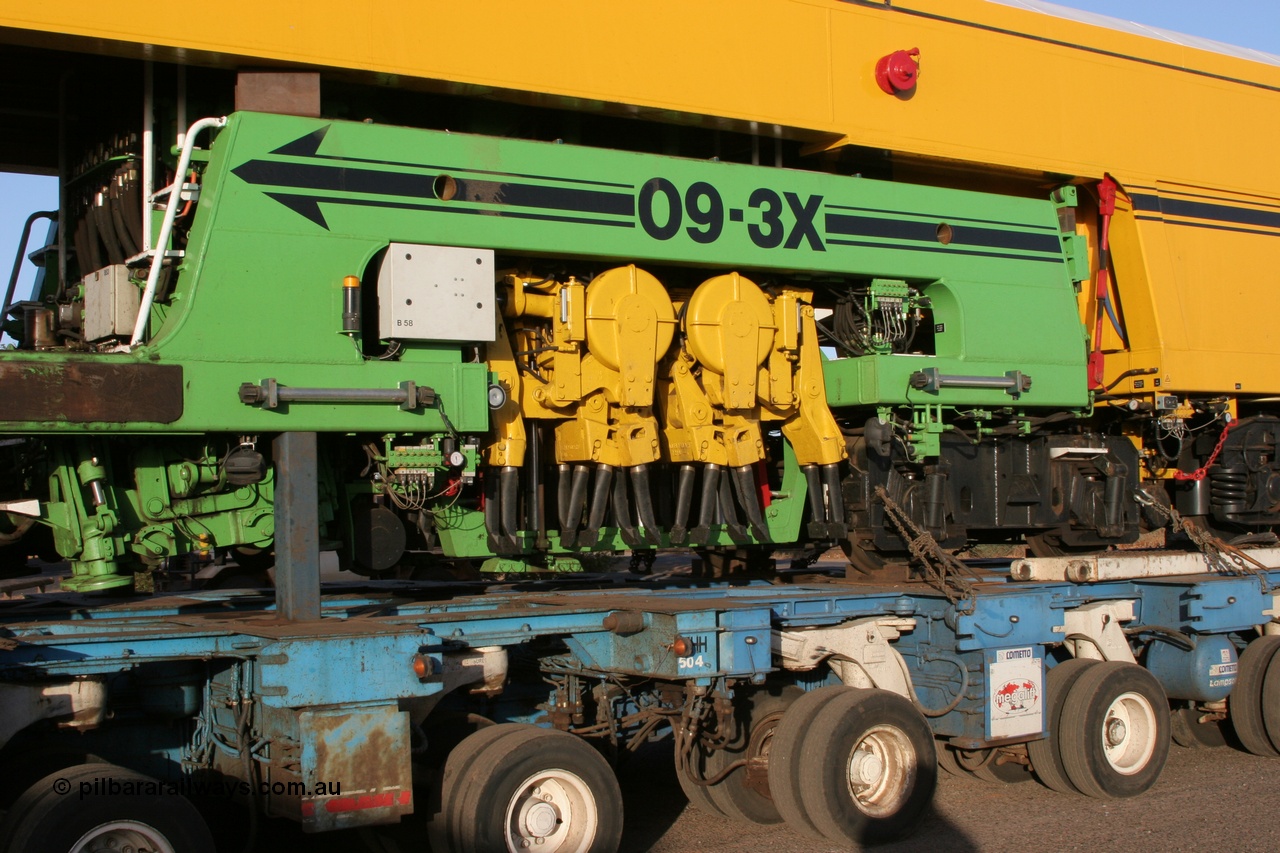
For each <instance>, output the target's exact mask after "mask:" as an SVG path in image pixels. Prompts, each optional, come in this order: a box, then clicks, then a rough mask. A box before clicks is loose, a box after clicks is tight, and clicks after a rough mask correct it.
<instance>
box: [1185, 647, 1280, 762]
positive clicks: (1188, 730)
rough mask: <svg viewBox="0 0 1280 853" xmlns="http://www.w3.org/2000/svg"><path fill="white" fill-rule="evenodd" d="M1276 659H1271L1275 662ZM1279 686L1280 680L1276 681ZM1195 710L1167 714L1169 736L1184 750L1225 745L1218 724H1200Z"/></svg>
mask: <svg viewBox="0 0 1280 853" xmlns="http://www.w3.org/2000/svg"><path fill="white" fill-rule="evenodd" d="M1277 659H1278V658H1274V657H1273V658H1272V662H1275V661H1276V660H1277ZM1276 682H1277V684H1278V685H1280V678H1277V679H1276ZM1199 717H1200V712H1199V711H1197V710H1196V709H1195V708H1175V709H1173V711H1171V712H1170V713H1169V734H1170V736H1171V737H1172V739H1173V742H1174V743H1176V744H1177V745H1178V746H1180V747H1183V748H1184V749H1214V748H1216V747H1220V746H1226V745H1227V738H1226V735H1224V734H1223V732H1222V726H1221V725H1219V724H1218V723H1202V722H1200V720H1199Z"/></svg>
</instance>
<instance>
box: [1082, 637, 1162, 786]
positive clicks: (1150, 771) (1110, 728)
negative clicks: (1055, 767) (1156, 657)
mask: <svg viewBox="0 0 1280 853" xmlns="http://www.w3.org/2000/svg"><path fill="white" fill-rule="evenodd" d="M1059 729H1060V731H1061V732H1062V746H1061V755H1062V763H1063V766H1064V768H1065V769H1066V771H1067V776H1068V777H1069V778H1070V779H1071V782H1072V784H1073V785H1075V787H1076V789H1077V790H1079V791H1080V793H1082V794H1085V795H1087V796H1090V797H1100V798H1109V797H1133V796H1137V795H1138V794H1141V793H1143V792H1144V791H1146V790H1147V789H1149V788H1150V787H1151V786H1152V785H1154V784H1155V782H1156V779H1158V778H1159V777H1160V771H1161V770H1163V769H1164V763H1165V760H1166V759H1167V758H1168V757H1169V700H1168V698H1167V697H1166V696H1165V693H1164V689H1163V688H1162V687H1161V686H1160V682H1158V681H1156V679H1155V676H1153V675H1152V674H1151V673H1149V672H1147V671H1146V670H1145V669H1143V668H1142V667H1140V666H1138V665H1137V664H1131V663H1120V662H1118V661H1106V662H1102V663H1099V664H1097V665H1095V666H1092V667H1090V668H1088V669H1087V670H1085V672H1084V673H1083V674H1082V675H1081V676H1080V677H1079V678H1078V679H1077V680H1076V683H1075V684H1073V685H1072V686H1071V690H1070V691H1069V692H1068V693H1067V700H1066V703H1065V704H1064V705H1063V706H1062V717H1061V719H1060V721H1059Z"/></svg>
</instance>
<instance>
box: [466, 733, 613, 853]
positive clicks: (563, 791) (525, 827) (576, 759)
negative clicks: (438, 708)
mask: <svg viewBox="0 0 1280 853" xmlns="http://www.w3.org/2000/svg"><path fill="white" fill-rule="evenodd" d="M493 728H495V729H496V728H499V727H498V726H494V727H493ZM513 729H514V730H513V731H510V732H509V733H504V734H500V735H490V737H489V738H488V739H486V742H485V743H484V744H483V745H481V746H480V747H478V748H475V749H474V750H472V752H473V758H472V761H471V763H470V766H469V768H468V769H467V771H466V773H465V778H462V779H461V780H459V781H460V782H461V785H460V789H459V790H457V791H456V794H455V797H454V799H453V800H452V803H453V810H454V817H455V818H456V819H457V820H456V827H457V831H456V834H455V835H454V836H453V838H452V839H451V840H452V841H453V842H454V843H453V844H452V845H450V847H449V848H447V849H455V850H483V851H490V850H493V851H497V850H507V851H511V852H512V853H516V851H521V850H524V849H527V848H528V849H535V850H539V851H544V850H545V851H547V853H612V851H614V850H617V848H618V844H619V842H620V841H621V840H622V792H621V790H620V789H619V788H618V780H617V778H616V777H615V776H614V775H613V771H612V770H611V769H610V768H609V765H608V763H607V762H606V761H605V760H604V758H602V757H601V756H600V754H599V753H598V752H596V751H595V750H594V749H592V748H591V747H590V746H589V745H587V744H586V743H585V742H583V741H582V740H581V739H580V738H577V737H575V736H573V735H570V734H566V733H564V732H559V731H554V730H551V729H540V728H537V727H535V726H525V725H518V726H514V727H513ZM487 731H490V730H486V732H480V733H479V734H486V733H487ZM479 734H478V735H473V737H478V736H479Z"/></svg>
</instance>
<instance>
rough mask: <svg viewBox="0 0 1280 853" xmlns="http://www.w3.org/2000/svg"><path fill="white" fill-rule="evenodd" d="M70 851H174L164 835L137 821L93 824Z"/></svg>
mask: <svg viewBox="0 0 1280 853" xmlns="http://www.w3.org/2000/svg"><path fill="white" fill-rule="evenodd" d="M70 853H176V851H175V850H174V849H173V846H172V845H170V844H169V842H168V841H167V840H166V839H165V837H164V836H163V835H162V834H161V833H160V832H158V831H157V830H155V829H154V828H152V827H150V826H147V825H146V824H145V823H139V822H137V821H131V820H130V821H116V822H114V823H105V824H102V825H101V826H95V827H94V828H93V829H91V830H89V831H88V832H86V833H85V834H84V835H82V836H81V837H80V839H79V840H78V841H77V842H76V843H75V844H73V845H72V847H71V850H70Z"/></svg>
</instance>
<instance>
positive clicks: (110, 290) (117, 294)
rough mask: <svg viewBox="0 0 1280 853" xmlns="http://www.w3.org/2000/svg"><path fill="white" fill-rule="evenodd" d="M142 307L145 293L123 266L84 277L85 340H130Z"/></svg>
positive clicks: (107, 268) (103, 269) (113, 266)
mask: <svg viewBox="0 0 1280 853" xmlns="http://www.w3.org/2000/svg"><path fill="white" fill-rule="evenodd" d="M141 303H142V293H141V292H140V291H139V290H138V286H137V285H136V284H134V283H133V282H131V281H130V280H129V268H128V267H126V266H125V265H124V264H112V265H111V266H109V267H103V268H102V269H100V270H98V271H97V272H91V273H89V274H88V275H87V276H85V277H84V339H85V340H86V341H100V340H102V339H104V338H120V337H128V336H131V335H132V334H133V326H134V324H135V323H136V322H137V319H138V307H139V306H140V305H141Z"/></svg>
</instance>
